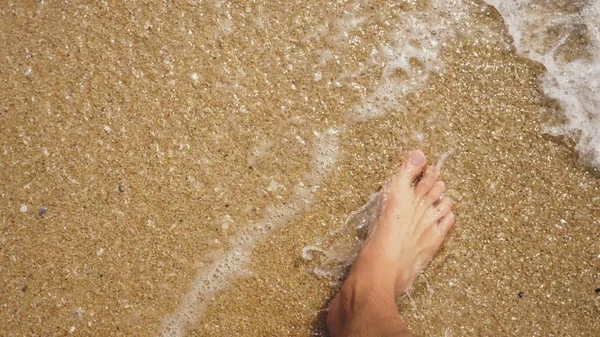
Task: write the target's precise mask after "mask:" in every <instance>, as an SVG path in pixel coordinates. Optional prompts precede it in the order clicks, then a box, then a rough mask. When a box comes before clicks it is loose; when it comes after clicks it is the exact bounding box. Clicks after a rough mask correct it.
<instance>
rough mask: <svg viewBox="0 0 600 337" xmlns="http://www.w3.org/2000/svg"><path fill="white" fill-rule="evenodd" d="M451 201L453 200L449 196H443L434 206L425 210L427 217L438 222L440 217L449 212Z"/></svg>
mask: <svg viewBox="0 0 600 337" xmlns="http://www.w3.org/2000/svg"><path fill="white" fill-rule="evenodd" d="M453 203H454V201H453V200H452V199H451V198H449V197H443V198H442V199H441V200H440V202H439V203H438V204H437V205H436V206H435V207H431V208H430V209H429V211H428V212H427V217H428V219H429V220H430V221H431V222H434V223H435V222H438V221H439V220H440V219H441V218H443V217H445V216H446V215H447V214H449V213H450V211H451V210H452V204H453Z"/></svg>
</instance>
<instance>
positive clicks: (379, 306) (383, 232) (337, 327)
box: [327, 150, 454, 336]
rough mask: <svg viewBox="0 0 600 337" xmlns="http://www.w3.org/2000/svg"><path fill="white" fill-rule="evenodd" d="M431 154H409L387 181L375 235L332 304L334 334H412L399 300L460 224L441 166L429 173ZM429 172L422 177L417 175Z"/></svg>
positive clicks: (329, 320)
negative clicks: (427, 157) (456, 221)
mask: <svg viewBox="0 0 600 337" xmlns="http://www.w3.org/2000/svg"><path fill="white" fill-rule="evenodd" d="M424 168H425V155H424V154H423V152H421V151H419V150H414V151H412V152H411V153H409V154H408V156H407V158H406V160H405V162H404V164H403V165H402V168H401V169H400V170H399V171H398V172H397V173H396V174H395V175H394V176H393V177H392V179H391V180H390V181H389V182H388V183H387V184H386V185H385V187H384V189H383V193H382V201H381V209H380V212H379V216H378V218H377V220H376V221H375V222H374V223H373V227H372V228H371V234H370V235H369V237H368V238H367V241H366V243H365V245H364V247H363V249H362V250H361V251H360V253H359V254H358V258H357V259H356V262H355V263H354V265H353V267H352V269H351V270H350V273H349V274H348V277H347V278H346V280H345V281H344V284H343V285H342V288H341V289H340V291H339V292H338V293H337V294H336V295H335V296H334V298H333V299H332V300H331V302H330V303H329V313H328V315H327V326H328V328H329V332H330V334H331V335H332V336H354V335H355V336H412V335H411V334H410V332H408V330H407V329H406V325H404V323H403V322H402V320H401V319H400V316H399V315H398V311H397V310H396V306H395V304H394V299H395V297H396V296H398V295H399V294H401V293H403V292H405V291H406V290H407V289H408V288H409V287H410V286H411V284H412V283H413V282H414V280H415V279H416V278H417V277H418V276H419V274H420V273H421V271H422V270H423V269H424V268H425V267H426V266H427V264H429V262H430V261H431V259H432V258H433V256H434V255H435V253H436V252H437V251H438V249H439V248H440V246H441V245H442V242H443V241H444V238H445V237H446V233H448V231H449V230H450V229H451V228H452V227H453V226H454V214H453V213H452V211H451V208H452V200H451V199H450V198H447V197H444V198H442V194H443V193H444V191H445V190H446V187H445V185H444V183H443V182H442V181H439V180H438V178H439V174H438V171H437V170H436V168H435V167H429V168H428V169H427V170H426V171H425V173H423V169H424ZM421 173H423V176H422V178H421V179H420V180H419V181H418V182H416V181H417V178H418V177H419V176H420V175H421Z"/></svg>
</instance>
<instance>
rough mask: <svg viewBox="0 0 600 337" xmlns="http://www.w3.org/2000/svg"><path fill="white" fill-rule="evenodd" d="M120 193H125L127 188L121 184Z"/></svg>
mask: <svg viewBox="0 0 600 337" xmlns="http://www.w3.org/2000/svg"><path fill="white" fill-rule="evenodd" d="M119 192H121V193H123V192H125V186H123V185H121V184H119Z"/></svg>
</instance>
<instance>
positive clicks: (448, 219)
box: [438, 212, 456, 235]
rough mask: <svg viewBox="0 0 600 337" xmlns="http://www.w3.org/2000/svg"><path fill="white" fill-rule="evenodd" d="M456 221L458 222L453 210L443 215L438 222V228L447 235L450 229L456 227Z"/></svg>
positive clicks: (442, 233)
mask: <svg viewBox="0 0 600 337" xmlns="http://www.w3.org/2000/svg"><path fill="white" fill-rule="evenodd" d="M455 223H456V219H455V217H454V213H453V212H450V213H448V214H447V215H446V216H445V217H443V218H442V219H441V220H440V221H439V222H438V228H439V230H440V234H441V235H446V233H448V231H449V230H450V229H452V227H454V224H455Z"/></svg>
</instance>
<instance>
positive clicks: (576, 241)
mask: <svg viewBox="0 0 600 337" xmlns="http://www.w3.org/2000/svg"><path fill="white" fill-rule="evenodd" d="M565 4H567V3H566V2H565ZM565 4H563V3H561V2H556V3H550V4H549V3H546V2H534V3H533V4H528V3H525V2H510V3H507V5H506V7H504V8H500V10H499V11H496V10H495V9H493V8H492V7H489V6H487V5H486V4H485V3H483V2H475V3H470V2H468V3H467V2H465V3H463V2H461V1H427V2H426V1H423V2H418V1H403V2H393V1H368V0H365V1H362V0H361V1H340V2H332V3H326V4H324V3H321V2H312V1H305V2H300V1H298V2H294V3H293V4H291V3H288V2H281V3H279V2H261V1H252V2H247V3H244V4H239V3H238V4H236V3H230V2H227V1H219V2H217V1H190V2H187V3H185V4H182V3H178V4H144V5H142V4H120V3H116V2H115V3H113V2H103V3H99V4H98V5H79V4H74V3H61V4H56V3H48V2H36V3H35V4H25V3H21V2H19V3H7V4H6V5H4V6H2V8H1V9H0V10H1V11H2V16H3V17H4V18H6V20H5V22H4V23H3V24H1V25H0V37H1V39H0V41H1V43H2V48H1V49H0V54H1V55H0V56H1V59H2V62H3V63H2V67H1V68H0V76H1V77H2V79H3V82H2V83H3V84H2V85H1V86H0V93H2V101H1V102H0V109H1V110H0V125H1V128H2V129H1V130H2V132H1V133H0V146H1V149H0V158H1V159H0V214H1V215H0V226H1V227H0V228H2V234H1V236H0V240H1V243H2V244H1V246H0V247H1V248H0V254H1V256H2V257H1V258H2V261H5V262H4V263H2V264H1V265H0V275H1V276H0V280H1V285H2V286H1V287H0V298H1V299H2V300H1V302H0V305H1V306H2V307H3V308H4V309H3V310H1V311H0V330H2V332H3V334H6V335H20V334H28V333H29V334H34V335H64V334H67V333H72V334H82V335H89V334H94V335H152V334H156V335H161V334H162V335H171V336H179V335H186V336H209V335H223V336H235V335H240V336H248V335H252V336H254V335H256V336H262V335H294V336H309V335H323V334H325V331H324V329H323V321H322V317H323V315H324V311H323V310H321V309H322V308H323V306H324V305H325V304H326V303H327V301H328V298H329V296H330V295H331V294H332V293H333V292H335V289H336V287H337V286H338V284H339V283H338V281H339V278H340V277H341V276H342V274H343V268H337V269H336V268H333V269H328V270H327V271H329V272H331V275H326V276H325V277H323V275H322V273H321V274H319V273H317V274H315V270H321V269H319V267H323V265H322V262H323V257H324V256H323V255H322V254H319V253H318V252H316V253H315V254H314V258H313V259H312V260H310V259H305V258H303V251H304V252H306V249H305V248H306V247H317V248H319V249H321V250H322V251H324V252H325V253H328V252H336V253H338V254H337V255H336V257H339V258H340V259H341V260H344V259H348V258H350V257H351V256H352V247H355V246H356V245H359V244H360V235H359V234H360V233H359V232H360V231H359V232H357V231H356V230H355V229H354V228H352V226H353V223H354V221H347V219H348V217H349V216H350V215H352V214H353V212H354V211H356V210H359V209H360V208H361V206H362V205H364V204H365V203H366V202H367V201H368V200H369V198H370V196H371V195H373V193H375V192H376V191H377V190H378V189H379V187H380V186H381V183H382V182H383V181H384V180H385V179H386V177H387V176H389V174H390V173H391V172H393V170H394V168H395V167H396V165H397V163H398V161H399V158H400V156H401V154H402V153H403V152H405V151H407V150H408V149H411V148H414V147H420V148H422V149H423V150H424V151H425V152H426V153H427V154H428V156H429V157H430V161H431V162H432V163H434V164H435V163H438V161H439V160H440V159H442V158H444V159H445V160H444V165H443V174H444V179H445V181H446V182H447V184H448V185H449V187H450V191H449V192H448V193H449V194H451V195H452V196H453V197H454V198H455V199H456V200H457V204H456V206H455V207H456V213H457V215H458V226H457V228H456V230H455V231H454V232H453V234H452V235H451V236H450V237H449V239H448V241H447V244H446V245H445V248H444V249H443V251H442V252H441V253H440V254H439V255H438V257H437V258H436V259H435V260H434V262H433V264H432V265H431V266H430V268H428V269H427V270H426V271H425V275H424V277H422V278H420V279H419V280H418V281H417V283H416V284H415V286H414V289H413V290H412V291H411V293H410V298H409V297H408V296H403V297H402V298H400V299H399V307H400V308H401V310H402V315H403V317H404V318H405V320H406V321H407V323H408V324H409V326H410V327H411V328H412V329H413V330H414V331H415V332H416V333H417V334H421V335H434V336H437V335H444V336H452V335H457V336H460V335H490V334H492V333H495V334H497V333H503V334H506V335H540V336H542V335H544V336H546V335H589V336H593V335H594V332H596V331H598V330H599V329H600V326H599V324H598V322H597V320H596V319H595V317H597V316H598V311H599V309H600V297H599V295H597V293H596V292H595V289H596V288H598V287H599V286H600V285H598V284H597V282H598V277H599V276H600V275H599V273H600V255H598V254H599V253H600V241H599V239H600V237H599V234H598V225H600V220H599V219H600V182H599V180H598V178H597V177H595V176H594V169H593V165H595V163H596V162H595V160H597V158H598V157H597V149H598V147H597V139H596V138H595V137H596V135H597V131H594V128H596V129H597V127H598V124H597V123H596V122H597V118H596V117H594V116H595V115H594V113H595V111H596V110H594V109H593V107H594V104H596V103H594V102H597V96H595V95H594V92H595V91H594V88H595V87H594V85H596V84H597V83H595V82H593V81H591V82H590V81H587V82H586V81H584V79H586V78H588V79H590V78H591V79H594V77H593V71H595V70H594V69H596V68H594V67H595V66H594V65H595V64H596V63H593V62H595V61H594V60H595V58H596V57H597V55H598V54H596V50H597V49H595V48H597V47H596V45H594V42H593V41H594V40H593V36H594V35H593V34H592V33H593V32H594V31H596V32H597V26H595V27H594V26H593V23H594V22H596V24H597V21H593V20H594V19H593V17H592V16H591V15H589V14H588V13H593V12H590V11H591V8H595V7H594V6H596V5H597V4H596V3H591V5H585V4H581V5H579V6H575V5H573V6H568V5H565ZM525 5H531V6H538V7H532V8H533V10H535V9H538V8H539V6H542V8H544V9H545V10H546V11H548V13H549V14H547V16H543V15H545V14H539V15H542V18H550V19H552V18H554V17H555V16H557V15H559V14H560V13H562V12H565V13H570V14H569V15H570V16H574V17H578V18H580V19H578V20H580V21H577V22H578V24H581V22H583V21H581V20H583V19H581V18H589V17H592V18H591V19H588V21H585V20H584V21H585V22H588V23H590V22H591V24H589V25H588V26H586V27H587V28H586V29H583V28H581V26H578V27H580V28H578V29H580V30H579V31H581V32H582V33H581V34H579V35H577V34H576V35H577V36H584V37H585V38H581V39H576V40H577V41H574V42H570V41H571V40H568V39H567V40H565V41H566V42H565V41H563V42H562V44H561V45H560V46H566V47H561V48H562V49H561V51H560V52H558V53H554V54H551V56H552V57H551V58H550V59H551V60H552V62H554V63H548V62H550V61H548V62H544V64H545V66H544V65H543V64H541V63H538V62H539V61H544V60H546V59H544V60H541V59H536V57H535V56H533V55H550V54H548V51H547V50H546V49H544V47H543V46H544V44H543V43H542V42H544V43H547V45H549V46H554V45H556V43H555V42H553V41H552V39H551V38H550V37H548V38H545V39H542V40H543V41H542V42H539V41H532V40H531V38H530V37H527V36H526V34H523V37H521V38H520V39H517V38H515V39H514V40H513V38H511V36H510V35H509V34H508V33H512V34H513V36H515V33H514V32H515V31H517V32H518V31H521V32H525V31H530V29H527V28H522V27H523V25H525V26H527V25H529V23H527V21H523V20H522V19H518V18H519V16H518V15H516V16H515V18H513V19H507V21H506V22H507V26H506V27H508V28H506V27H505V25H504V21H503V19H502V16H505V18H507V17H508V16H507V14H506V13H509V12H510V13H518V10H520V9H523V7H524V6H525ZM511 6H512V7H511ZM528 10H529V11H531V10H530V9H528V8H525V9H523V11H524V13H529V12H527V11H528ZM536 13H544V12H543V11H536ZM557 13H559V14H557ZM596 13H597V12H596ZM560 16H561V17H565V16H566V14H560ZM520 17H521V18H523V17H524V18H528V15H521V16H520ZM550 21H551V20H550ZM536 24H538V25H540V26H542V27H545V26H544V25H546V26H549V27H552V25H550V24H546V23H544V21H543V20H536ZM560 27H563V26H560ZM540 29H541V30H542V31H546V29H545V28H540ZM565 29H566V28H565ZM594 29H596V30H594ZM559 30H560V29H559ZM547 31H548V32H549V33H548V34H552V32H553V30H552V29H547ZM536 36H539V34H538V35H536ZM549 36H550V35H549ZM513 41H514V42H515V45H516V47H515V46H513ZM527 46H534V47H535V48H533V47H527ZM536 48H537V49H536ZM532 50H533V51H532ZM534 52H535V53H536V54H534ZM554 56H556V57H554ZM527 57H529V58H531V59H533V60H535V61H538V62H535V61H532V60H530V59H527ZM582 62H588V63H586V64H588V65H589V64H592V66H587V68H586V69H588V70H590V69H591V70H590V74H591V75H586V76H587V77H585V76H579V77H573V78H569V77H568V76H569V75H568V74H569V72H568V71H567V72H565V71H563V70H564V69H571V68H570V67H575V66H577V67H581V65H580V63H582ZM590 62H592V63H590ZM549 65H551V66H549ZM552 67H555V68H556V69H559V71H553V69H554V68H552ZM545 69H548V70H549V71H548V72H547V73H545ZM560 69H563V70H560ZM577 69H580V68H573V73H574V74H575V73H576V74H581V72H579V71H577ZM561 71H563V72H561ZM565 74H567V75H565ZM540 76H541V81H540V80H539V78H540ZM552 76H554V80H555V81H557V83H563V82H564V83H571V82H569V81H571V80H574V82H572V83H571V84H572V86H571V87H569V88H570V89H569V90H562V91H560V93H561V95H556V94H555V93H556V92H558V91H554V92H553V91H552V88H558V89H556V90H559V89H561V88H563V87H560V85H559V86H555V87H552V85H551V84H549V83H552V81H550V80H549V79H551V78H552ZM561 76H563V77H561ZM564 76H567V77H564ZM577 81H579V82H577ZM585 83H590V86H589V87H582V86H584V85H585ZM574 88H575V89H574ZM577 88H583V89H581V90H579V91H577V92H580V93H582V94H581V95H580V96H577V95H575V96H573V95H570V94H571V93H572V92H573V90H576V89H577ZM586 88H588V89H586ZM543 90H546V91H547V93H548V94H549V95H550V96H553V97H554V98H558V99H559V101H558V102H557V101H553V100H551V99H550V98H549V97H548V96H546V95H545V94H544V91H543ZM586 90H588V91H587V92H588V93H590V94H586ZM553 93H554V94H553ZM581 97H583V99H581ZM586 98H590V99H591V101H590V100H588V101H585V99H586ZM594 99H596V101H594ZM565 102H567V103H569V102H571V103H573V102H575V103H573V104H575V105H573V104H571V105H569V104H565ZM590 102H591V103H590ZM561 103H562V105H561ZM576 104H579V106H584V107H591V108H590V109H587V110H585V109H584V110H577V109H575V108H573V106H576ZM573 116H575V117H573ZM587 117H589V122H587V121H586V119H585V118H587ZM586 123H587V124H586ZM594 123H596V124H594ZM556 130H558V131H556ZM577 130H580V131H577ZM549 132H551V133H552V134H554V136H551V135H548V133H549ZM559 134H560V135H564V134H567V135H570V136H573V137H574V139H575V140H574V141H572V140H570V139H569V138H563V137H559V136H556V135H559ZM586 137H587V138H586ZM595 151H596V152H595ZM579 153H581V154H582V155H581V158H583V160H580V159H579V155H578V154H579ZM585 163H587V166H586V164H585ZM590 164H591V165H590ZM23 205H25V206H26V207H23ZM42 209H46V210H47V211H46V213H44V212H43V211H41V210H42ZM40 214H42V215H40ZM351 220H352V219H351ZM332 233H333V234H332ZM357 235H358V236H359V238H358V239H357V238H356V236H357ZM305 255H306V254H305Z"/></svg>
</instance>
